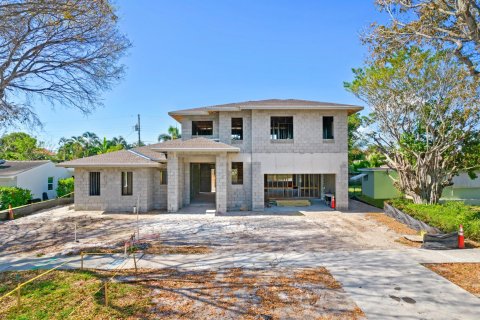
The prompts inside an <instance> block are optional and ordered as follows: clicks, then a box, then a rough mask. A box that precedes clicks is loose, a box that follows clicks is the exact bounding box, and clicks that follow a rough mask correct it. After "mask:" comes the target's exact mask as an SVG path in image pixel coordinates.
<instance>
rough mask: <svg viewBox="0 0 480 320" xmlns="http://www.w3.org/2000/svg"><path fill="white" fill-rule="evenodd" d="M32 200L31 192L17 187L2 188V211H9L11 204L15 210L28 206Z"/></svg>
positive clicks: (0, 199) (0, 194)
mask: <svg viewBox="0 0 480 320" xmlns="http://www.w3.org/2000/svg"><path fill="white" fill-rule="evenodd" d="M31 198H32V193H31V192H30V190H27V189H22V188H17V187H0V210H4V209H8V205H9V204H11V205H12V207H14V208H15V207H20V206H23V205H26V204H27V203H28V200H30V199H31Z"/></svg>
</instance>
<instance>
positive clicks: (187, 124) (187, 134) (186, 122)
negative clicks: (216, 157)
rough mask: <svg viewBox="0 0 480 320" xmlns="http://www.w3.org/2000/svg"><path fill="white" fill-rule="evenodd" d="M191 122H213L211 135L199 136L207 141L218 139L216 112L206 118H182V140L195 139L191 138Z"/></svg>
mask: <svg viewBox="0 0 480 320" xmlns="http://www.w3.org/2000/svg"><path fill="white" fill-rule="evenodd" d="M192 121H213V135H209V136H201V137H204V138H209V139H218V135H219V127H218V112H215V113H212V114H211V115H208V116H184V118H183V119H182V139H183V140H189V139H192V138H196V137H197V136H192Z"/></svg>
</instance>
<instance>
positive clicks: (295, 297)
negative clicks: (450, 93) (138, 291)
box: [140, 268, 365, 319]
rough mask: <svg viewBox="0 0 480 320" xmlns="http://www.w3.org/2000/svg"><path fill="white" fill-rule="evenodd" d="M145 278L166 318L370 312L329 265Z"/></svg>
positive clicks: (157, 312) (329, 316)
mask: <svg viewBox="0 0 480 320" xmlns="http://www.w3.org/2000/svg"><path fill="white" fill-rule="evenodd" d="M147 279H148V278H147ZM140 283H143V284H144V285H147V286H148V287H150V288H152V289H153V290H152V293H151V298H152V302H153V303H154V305H153V308H152V310H151V312H152V313H153V314H155V315H156V316H158V317H160V318H161V319H193V318H195V319H212V318H214V319H364V318H365V317H364V314H363V312H362V311H361V310H360V309H359V308H358V306H357V305H356V304H355V303H354V302H353V301H352V300H351V299H350V298H349V297H348V295H347V294H346V293H345V291H343V289H342V287H341V285H340V283H339V282H337V281H336V280H335V279H334V278H333V277H332V276H331V275H330V273H329V272H328V271H327V270H326V269H325V268H314V269H297V270H290V269H285V270H248V269H227V270H223V271H216V272H214V271H209V272H206V271H203V272H196V273H192V272H179V271H172V272H170V273H168V274H161V275H154V276H153V277H151V278H150V279H149V280H148V281H144V282H140Z"/></svg>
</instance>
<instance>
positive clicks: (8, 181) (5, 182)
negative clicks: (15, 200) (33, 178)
mask: <svg viewBox="0 0 480 320" xmlns="http://www.w3.org/2000/svg"><path fill="white" fill-rule="evenodd" d="M0 186H2V187H16V186H17V178H0Z"/></svg>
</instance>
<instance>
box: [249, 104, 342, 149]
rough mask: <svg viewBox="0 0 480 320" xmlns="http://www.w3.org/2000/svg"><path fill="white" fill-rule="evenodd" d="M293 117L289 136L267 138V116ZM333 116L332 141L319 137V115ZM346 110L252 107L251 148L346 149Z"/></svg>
mask: <svg viewBox="0 0 480 320" xmlns="http://www.w3.org/2000/svg"><path fill="white" fill-rule="evenodd" d="M272 116H279V117H287V116H292V117H293V139H292V140H271V139H270V118H271V117H272ZM324 116H333V117H334V123H333V128H334V129H333V130H334V139H333V140H323V136H322V132H323V126H322V123H323V121H322V117H324ZM347 117H348V114H347V111H333V110H332V111H320V110H252V121H251V125H252V131H253V133H252V134H253V137H254V138H253V139H252V151H253V152H254V153H255V152H260V153H277V152H281V153H286V152H292V153H337V152H339V153H340V152H347V151H348V144H347V136H348V135H347Z"/></svg>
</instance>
